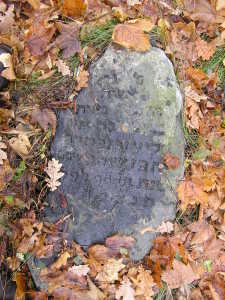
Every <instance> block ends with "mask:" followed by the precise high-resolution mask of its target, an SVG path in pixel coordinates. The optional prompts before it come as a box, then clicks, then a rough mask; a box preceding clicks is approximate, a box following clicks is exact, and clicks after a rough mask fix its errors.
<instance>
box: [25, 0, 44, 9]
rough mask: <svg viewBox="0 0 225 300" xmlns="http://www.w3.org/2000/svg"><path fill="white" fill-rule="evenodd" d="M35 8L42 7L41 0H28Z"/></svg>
mask: <svg viewBox="0 0 225 300" xmlns="http://www.w3.org/2000/svg"><path fill="white" fill-rule="evenodd" d="M26 1H27V2H28V3H29V4H30V5H31V6H32V7H33V8H34V9H39V8H40V4H41V3H40V0H26Z"/></svg>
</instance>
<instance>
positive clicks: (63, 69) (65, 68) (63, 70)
mask: <svg viewBox="0 0 225 300" xmlns="http://www.w3.org/2000/svg"><path fill="white" fill-rule="evenodd" d="M55 64H56V66H57V68H58V71H59V72H60V73H62V75H63V76H67V75H69V76H70V75H71V72H70V68H69V66H67V64H66V63H65V62H64V61H63V60H62V59H58V60H57V61H56V63H55Z"/></svg>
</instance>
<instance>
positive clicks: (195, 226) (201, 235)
mask: <svg viewBox="0 0 225 300" xmlns="http://www.w3.org/2000/svg"><path fill="white" fill-rule="evenodd" d="M188 228H189V230H191V231H192V232H195V234H194V236H193V238H192V240H191V242H190V243H191V245H195V244H202V243H204V242H206V241H208V240H210V239H212V238H213V237H215V231H214V228H213V226H212V225H209V224H208V223H206V222H204V221H200V222H194V223H192V224H191V225H189V226H188Z"/></svg>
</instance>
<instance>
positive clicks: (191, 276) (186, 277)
mask: <svg viewBox="0 0 225 300" xmlns="http://www.w3.org/2000/svg"><path fill="white" fill-rule="evenodd" d="M197 279H198V276H197V274H195V273H194V272H193V270H192V268H191V266H190V265H189V264H188V265H185V264H183V263H182V262H180V261H178V260H177V259H174V261H173V270H169V271H165V272H163V274H162V280H163V281H165V282H166V283H167V285H168V287H169V288H171V289H177V288H180V287H182V286H185V285H187V284H190V283H192V282H193V281H194V280H197Z"/></svg>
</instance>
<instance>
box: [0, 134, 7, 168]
mask: <svg viewBox="0 0 225 300" xmlns="http://www.w3.org/2000/svg"><path fill="white" fill-rule="evenodd" d="M6 148H7V146H6V144H5V143H3V142H2V137H1V136H0V165H3V160H5V159H7V154H6V153H5V151H4V150H2V149H6Z"/></svg>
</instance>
